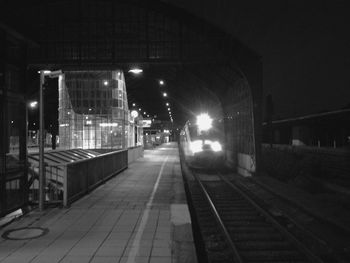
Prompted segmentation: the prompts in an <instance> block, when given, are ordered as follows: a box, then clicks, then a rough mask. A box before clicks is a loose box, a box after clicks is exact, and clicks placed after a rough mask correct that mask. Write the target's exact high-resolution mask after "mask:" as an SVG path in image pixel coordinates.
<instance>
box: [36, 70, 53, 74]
mask: <svg viewBox="0 0 350 263" xmlns="http://www.w3.org/2000/svg"><path fill="white" fill-rule="evenodd" d="M41 71H42V72H43V73H44V74H50V73H51V70H39V71H38V73H39V74H40V73H41Z"/></svg>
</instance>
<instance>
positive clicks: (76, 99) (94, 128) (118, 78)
mask: <svg viewBox="0 0 350 263" xmlns="http://www.w3.org/2000/svg"><path fill="white" fill-rule="evenodd" d="M132 125H133V123H131V122H130V116H129V109H128V101H127V95H126V86H125V79H124V74H123V72H122V71H121V70H114V71H65V72H64V74H63V75H62V76H61V77H60V78H59V138H60V142H59V144H60V148H64V149H71V148H84V149H124V148H126V147H132V146H135V145H136V144H137V142H135V141H133V140H130V138H133V137H134V133H133V131H134V130H135V129H134V127H131V126H132ZM130 133H131V134H130ZM129 135H130V136H129ZM140 139H141V138H140Z"/></svg>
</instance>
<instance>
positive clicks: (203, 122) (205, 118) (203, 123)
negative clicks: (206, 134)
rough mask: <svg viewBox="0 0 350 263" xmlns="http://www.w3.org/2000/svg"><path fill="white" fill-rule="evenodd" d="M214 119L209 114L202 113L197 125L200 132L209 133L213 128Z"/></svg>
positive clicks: (198, 117)
mask: <svg viewBox="0 0 350 263" xmlns="http://www.w3.org/2000/svg"><path fill="white" fill-rule="evenodd" d="M212 122H213V120H212V118H210V116H209V115H208V114H207V113H202V114H200V115H198V116H197V125H198V129H199V130H200V131H207V130H209V129H210V128H211V127H212Z"/></svg>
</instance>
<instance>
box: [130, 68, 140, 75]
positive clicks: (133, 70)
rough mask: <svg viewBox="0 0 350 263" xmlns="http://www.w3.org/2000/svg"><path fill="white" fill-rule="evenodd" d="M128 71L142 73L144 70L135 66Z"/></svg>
mask: <svg viewBox="0 0 350 263" xmlns="http://www.w3.org/2000/svg"><path fill="white" fill-rule="evenodd" d="M128 72H130V73H134V74H140V73H142V72H143V70H142V69H140V68H133V69H130V70H129V71H128Z"/></svg>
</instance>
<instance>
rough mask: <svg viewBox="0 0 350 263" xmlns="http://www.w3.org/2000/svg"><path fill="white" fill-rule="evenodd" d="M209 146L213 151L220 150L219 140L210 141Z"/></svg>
mask: <svg viewBox="0 0 350 263" xmlns="http://www.w3.org/2000/svg"><path fill="white" fill-rule="evenodd" d="M211 148H212V149H213V151H214V152H220V151H222V146H221V144H220V143H219V142H212V143H211Z"/></svg>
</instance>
